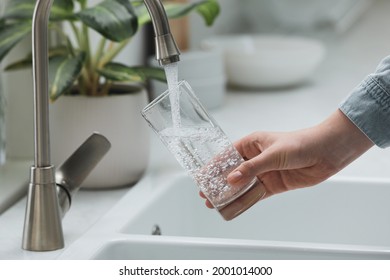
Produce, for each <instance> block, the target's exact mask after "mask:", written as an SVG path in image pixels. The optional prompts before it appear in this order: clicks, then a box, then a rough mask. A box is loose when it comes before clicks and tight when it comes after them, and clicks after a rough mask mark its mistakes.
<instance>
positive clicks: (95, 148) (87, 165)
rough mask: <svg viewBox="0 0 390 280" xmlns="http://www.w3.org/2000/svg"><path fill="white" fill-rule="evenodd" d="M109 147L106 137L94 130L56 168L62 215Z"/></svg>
mask: <svg viewBox="0 0 390 280" xmlns="http://www.w3.org/2000/svg"><path fill="white" fill-rule="evenodd" d="M110 148H111V143H110V142H109V141H108V139H107V138H106V137H104V136H103V135H101V134H99V133H96V132H95V133H93V134H92V135H91V136H90V137H88V138H87V140H85V141H84V143H83V144H81V146H80V147H79V148H78V149H77V150H76V151H75V152H74V153H73V154H72V155H71V156H70V157H69V158H68V159H67V160H66V161H65V162H64V163H63V164H62V165H61V166H60V167H59V168H58V169H57V170H56V172H55V178H56V184H57V191H58V199H59V204H60V207H61V209H62V216H64V215H65V213H66V212H67V211H68V210H69V208H70V204H71V201H72V196H73V195H74V194H75V193H76V192H77V191H78V190H79V189H80V186H81V184H82V183H83V181H84V180H85V178H87V176H88V175H89V174H90V173H91V171H92V170H93V169H94V168H95V166H96V165H97V164H98V163H99V162H100V160H101V159H102V158H103V157H104V155H105V154H106V153H107V152H108V150H109V149H110Z"/></svg>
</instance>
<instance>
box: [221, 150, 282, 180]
mask: <svg viewBox="0 0 390 280" xmlns="http://www.w3.org/2000/svg"><path fill="white" fill-rule="evenodd" d="M278 162H280V161H279V160H278V156H277V155H275V154H274V153H270V152H268V151H264V152H262V153H260V154H259V155H257V156H256V157H254V158H252V159H249V160H246V161H244V162H243V163H241V164H240V166H238V167H237V168H236V169H235V170H233V171H232V172H231V173H230V174H229V175H228V177H227V180H228V183H229V184H231V185H233V186H243V185H246V184H249V183H250V182H251V181H252V180H253V178H254V177H256V176H258V175H261V174H263V173H265V172H268V171H271V170H275V169H278V166H279V164H278Z"/></svg>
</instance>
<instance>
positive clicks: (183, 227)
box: [61, 175, 390, 259]
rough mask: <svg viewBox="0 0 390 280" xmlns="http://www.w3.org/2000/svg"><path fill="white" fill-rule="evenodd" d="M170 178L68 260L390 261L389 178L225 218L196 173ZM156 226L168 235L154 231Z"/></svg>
mask: <svg viewBox="0 0 390 280" xmlns="http://www.w3.org/2000/svg"><path fill="white" fill-rule="evenodd" d="M168 177H169V178H168V179H167V178H165V181H164V180H161V181H160V180H153V179H149V180H146V181H143V182H141V183H140V184H138V185H137V186H135V188H134V189H133V190H131V191H130V192H129V193H128V195H127V196H126V197H124V198H123V199H122V200H121V201H120V202H119V203H118V205H117V206H116V207H114V209H112V211H110V212H109V213H108V214H107V215H106V216H105V217H104V218H103V219H102V220H100V222H99V223H98V224H96V225H95V227H93V228H92V229H91V230H90V231H89V232H88V233H87V234H86V235H85V236H84V237H82V238H80V240H79V241H77V242H75V243H74V244H72V245H71V246H70V247H69V249H67V250H65V251H64V253H63V254H62V256H61V257H62V258H73V259H78V258H92V259H390V204H389V203H388V198H389V197H390V182H388V181H376V182H375V181H370V182H368V181H367V182H366V181H362V180H352V179H332V180H329V181H328V182H325V183H323V184H321V185H319V186H317V187H314V188H307V189H302V190H298V191H292V192H288V193H285V194H281V195H277V196H274V197H271V198H269V199H266V200H264V201H262V202H260V203H258V204H257V205H255V206H254V207H252V208H250V209H249V210H248V211H247V212H245V213H244V214H242V215H241V216H239V217H237V218H236V219H234V220H232V221H230V222H226V221H224V220H223V219H222V217H220V216H219V214H218V213H217V212H216V211H214V210H210V209H207V208H206V207H205V206H204V201H203V200H202V199H201V198H200V197H199V195H198V190H197V188H196V186H195V185H194V183H193V182H192V181H191V179H190V178H188V177H186V176H185V175H177V176H168ZM156 225H157V226H158V227H159V229H160V231H161V235H158V236H156V235H152V231H153V230H154V228H155V226H156ZM86 244H87V245H86ZM80 246H84V248H86V250H82V251H83V252H80V250H79V248H80Z"/></svg>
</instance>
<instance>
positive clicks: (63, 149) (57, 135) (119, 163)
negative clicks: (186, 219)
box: [50, 85, 150, 189]
mask: <svg viewBox="0 0 390 280" xmlns="http://www.w3.org/2000/svg"><path fill="white" fill-rule="evenodd" d="M122 87H128V88H127V90H129V91H131V93H130V94H128V93H127V94H117V95H110V96H104V97H90V96H79V95H74V96H61V97H60V98H59V99H58V100H56V101H55V102H54V103H53V104H51V105H50V135H51V156H52V161H53V164H55V165H56V166H57V167H58V166H59V165H60V164H61V163H62V162H64V160H65V159H66V158H68V157H69V155H71V154H72V153H73V151H75V150H76V149H77V148H78V147H79V145H80V144H81V143H82V142H83V141H84V140H85V139H87V138H88V136H90V135H91V134H92V133H93V132H95V131H96V132H99V133H101V134H103V135H104V136H106V137H107V138H108V140H109V141H110V142H111V145H112V147H111V149H110V150H109V152H108V153H107V154H106V156H105V157H104V158H103V159H102V160H101V162H100V163H99V164H98V165H97V166H96V167H95V169H94V170H93V171H92V173H91V174H90V175H89V176H88V177H87V179H86V180H85V181H84V183H83V185H82V187H84V188H95V189H96V188H113V187H124V186H130V185H132V184H134V183H136V182H137V181H138V180H139V179H140V178H141V177H142V175H143V173H144V171H145V169H146V167H147V164H148V159H149V148H150V144H149V130H148V127H147V125H146V122H145V121H144V120H143V119H142V116H141V114H140V111H141V110H142V108H143V107H144V106H145V105H146V104H147V93H146V90H145V89H144V88H142V87H139V86H136V85H121V89H122ZM129 91H127V92H129ZM134 91H135V92H134Z"/></svg>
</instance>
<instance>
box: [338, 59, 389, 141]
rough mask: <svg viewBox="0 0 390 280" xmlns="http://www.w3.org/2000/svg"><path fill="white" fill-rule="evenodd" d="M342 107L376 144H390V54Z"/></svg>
mask: <svg viewBox="0 0 390 280" xmlns="http://www.w3.org/2000/svg"><path fill="white" fill-rule="evenodd" d="M340 110H341V111H342V112H343V113H344V114H345V115H346V116H347V117H348V118H349V119H350V120H351V121H352V122H353V123H354V124H355V125H356V126H357V127H358V128H359V129H360V130H361V131H362V132H363V133H364V134H365V135H366V136H367V137H368V138H369V139H370V140H371V141H372V142H373V143H374V144H375V145H377V146H378V147H380V148H386V147H389V146H390V56H388V57H386V58H384V59H383V60H382V61H381V63H380V64H379V65H378V67H377V69H376V71H375V72H374V73H373V74H370V75H368V76H367V77H366V79H364V80H363V81H362V82H361V83H360V84H359V85H358V86H357V87H356V88H355V89H354V90H353V91H352V92H351V94H350V95H349V96H348V97H347V99H346V100H344V101H343V102H342V103H341V104H340Z"/></svg>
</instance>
